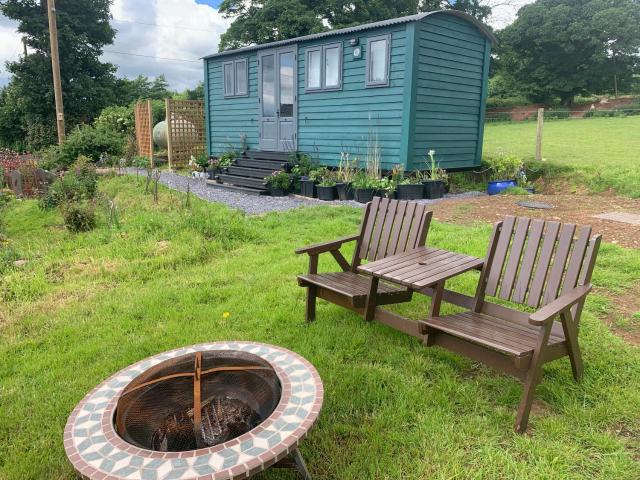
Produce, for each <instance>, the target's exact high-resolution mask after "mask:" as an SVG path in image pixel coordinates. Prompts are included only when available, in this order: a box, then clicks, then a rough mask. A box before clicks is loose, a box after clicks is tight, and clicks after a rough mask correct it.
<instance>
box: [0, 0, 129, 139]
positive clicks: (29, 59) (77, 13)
mask: <svg viewBox="0 0 640 480" xmlns="http://www.w3.org/2000/svg"><path fill="white" fill-rule="evenodd" d="M110 4H111V0H91V1H86V0H58V1H57V2H56V14H57V21H58V42H59V50H60V65H61V76H62V90H63V95H64V96H63V99H64V108H65V117H66V123H67V125H68V128H69V129H71V128H72V127H73V126H74V125H77V124H78V123H82V122H88V121H91V120H92V119H93V118H95V117H96V116H97V115H98V113H99V112H100V111H101V110H102V109H103V108H104V107H106V106H107V105H110V104H112V103H115V102H117V100H118V96H117V94H116V92H115V86H116V78H115V71H116V68H115V67H114V66H113V65H112V64H110V63H103V62H101V61H100V60H99V56H100V55H101V54H102V48H103V47H104V46H105V45H108V44H111V43H112V42H113V39H114V36H115V31H114V30H113V29H112V28H111V26H110V25H109V19H110V14H109V7H110ZM0 13H2V14H3V15H5V16H6V17H8V18H11V19H13V20H17V21H18V22H19V23H18V31H19V32H20V33H21V34H22V35H23V37H24V38H25V39H26V42H27V45H28V46H29V47H30V49H31V50H32V53H30V54H29V55H28V56H26V57H23V58H21V59H20V60H19V61H17V62H11V63H8V64H7V69H8V71H9V72H11V73H12V74H13V77H12V79H11V82H10V86H9V88H10V90H9V93H10V95H8V96H9V97H11V98H13V99H16V98H18V99H20V101H19V104H18V106H17V107H15V106H8V105H7V104H6V103H2V104H1V105H0V115H2V114H3V113H5V114H6V113H7V109H14V110H12V114H13V115H14V119H15V118H19V119H20V122H19V123H20V129H21V130H22V131H23V132H24V135H25V136H26V142H27V144H28V147H29V148H31V149H38V148H42V147H43V146H46V145H48V144H50V143H53V142H54V141H55V133H54V132H55V128H54V126H55V106H54V101H53V98H54V95H53V83H52V74H51V58H50V53H49V29H48V21H47V9H46V1H45V0H5V1H3V2H2V3H1V4H0ZM6 98H7V96H5V101H6ZM0 101H2V99H0ZM15 108H17V109H18V111H15ZM5 119H6V117H5ZM1 123H2V120H0V124H1ZM23 138H24V137H23Z"/></svg>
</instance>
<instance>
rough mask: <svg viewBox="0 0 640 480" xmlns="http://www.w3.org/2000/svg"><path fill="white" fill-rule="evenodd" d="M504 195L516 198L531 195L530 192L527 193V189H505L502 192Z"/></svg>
mask: <svg viewBox="0 0 640 480" xmlns="http://www.w3.org/2000/svg"><path fill="white" fill-rule="evenodd" d="M500 193H501V194H502V195H515V196H520V195H522V196H524V195H531V194H530V193H529V191H527V190H526V189H524V188H523V187H509V188H505V189H504V190H502V191H501V192H500Z"/></svg>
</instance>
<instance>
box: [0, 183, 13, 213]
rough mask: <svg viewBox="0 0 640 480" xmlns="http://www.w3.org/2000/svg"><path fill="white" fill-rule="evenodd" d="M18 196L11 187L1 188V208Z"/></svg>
mask: <svg viewBox="0 0 640 480" xmlns="http://www.w3.org/2000/svg"><path fill="white" fill-rule="evenodd" d="M15 198H16V196H15V194H14V193H13V190H11V189H10V188H2V189H0V210H2V209H3V208H4V207H6V206H7V205H9V204H10V203H11V202H12V201H13V200H15Z"/></svg>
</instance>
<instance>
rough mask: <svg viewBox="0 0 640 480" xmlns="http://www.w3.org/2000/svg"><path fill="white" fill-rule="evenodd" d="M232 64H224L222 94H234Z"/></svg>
mask: <svg viewBox="0 0 640 480" xmlns="http://www.w3.org/2000/svg"><path fill="white" fill-rule="evenodd" d="M233 83H234V82H233V63H225V64H224V94H225V95H233V94H234V84H233Z"/></svg>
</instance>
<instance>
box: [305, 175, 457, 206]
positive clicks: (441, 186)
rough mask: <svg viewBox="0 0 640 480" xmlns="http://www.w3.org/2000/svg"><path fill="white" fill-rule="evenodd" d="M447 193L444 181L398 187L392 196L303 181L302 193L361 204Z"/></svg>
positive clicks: (429, 197) (347, 184) (345, 184)
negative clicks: (388, 197) (377, 199)
mask: <svg viewBox="0 0 640 480" xmlns="http://www.w3.org/2000/svg"><path fill="white" fill-rule="evenodd" d="M445 191H446V184H445V182H444V181H442V180H428V181H424V182H422V183H417V184H407V185H398V186H397V187H396V190H395V192H393V193H392V194H390V192H388V191H386V190H379V189H376V188H357V187H354V186H353V185H352V184H351V183H337V184H336V185H335V186H333V185H331V186H323V185H318V184H316V183H315V182H313V181H311V180H301V182H300V193H301V195H303V196H305V197H311V198H318V199H319V200H324V201H332V200H336V198H337V199H339V200H343V201H344V200H355V201H356V202H359V203H367V202H370V201H371V200H372V199H373V197H375V196H379V197H387V196H393V198H396V199H398V200H419V199H423V198H426V199H437V198H442V197H443V196H444V194H445Z"/></svg>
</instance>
